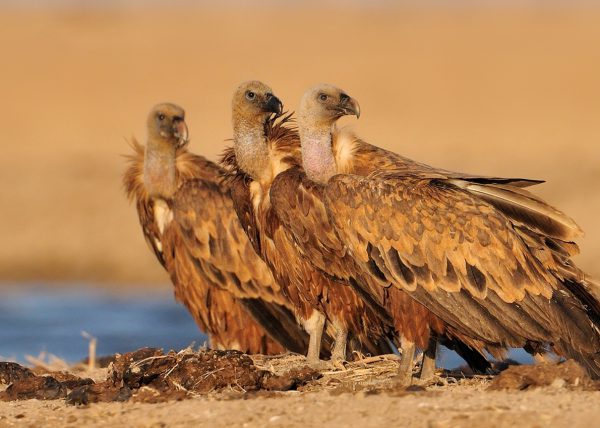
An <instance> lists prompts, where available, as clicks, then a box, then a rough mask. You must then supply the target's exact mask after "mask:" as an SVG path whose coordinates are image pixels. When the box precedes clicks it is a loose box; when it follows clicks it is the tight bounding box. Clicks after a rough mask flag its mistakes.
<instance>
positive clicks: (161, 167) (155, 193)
mask: <svg viewBox="0 0 600 428" xmlns="http://www.w3.org/2000/svg"><path fill="white" fill-rule="evenodd" d="M176 152H177V149H176V144H173V143H172V142H169V141H167V140H165V139H162V138H160V139H159V138H150V139H149V140H148V144H147V145H146V154H145V156H144V184H145V186H146V191H147V192H148V196H150V197H151V198H162V199H170V198H171V197H173V195H174V194H175V191H176V190H177V168H176V165H175V164H176Z"/></svg>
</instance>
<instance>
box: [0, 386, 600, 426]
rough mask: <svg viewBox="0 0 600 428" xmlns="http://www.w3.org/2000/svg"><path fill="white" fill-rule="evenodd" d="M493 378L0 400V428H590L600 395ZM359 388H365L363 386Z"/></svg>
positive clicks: (595, 422) (599, 406) (596, 416)
mask: <svg viewBox="0 0 600 428" xmlns="http://www.w3.org/2000/svg"><path fill="white" fill-rule="evenodd" d="M489 385H490V381H489V380H480V379H478V380H468V379H466V380H460V379H459V380H458V381H457V382H456V383H453V382H450V383H448V382H445V385H444V386H439V385H437V386H429V387H427V388H426V389H423V390H419V391H413V392H410V391H405V390H400V389H397V388H396V389H394V388H392V389H388V390H382V391H378V392H365V391H359V392H354V393H353V392H341V393H340V392H339V391H337V390H335V389H333V390H319V391H317V392H298V391H288V392H281V393H269V394H266V395H261V394H248V395H245V396H240V394H239V393H229V394H228V393H218V394H211V395H210V396H201V397H197V398H192V399H187V400H184V401H169V402H166V403H165V402H163V403H157V404H147V403H130V402H128V403H95V404H90V405H88V406H84V407H75V406H72V405H67V404H65V402H64V400H56V401H39V400H25V401H12V402H0V426H1V427H4V426H29V427H31V426H47V427H62V426H86V427H87V426H93V427H95V426H127V427H167V426H168V427H178V426H210V427H230V426H235V427H267V426H268V427H311V426H328V427H350V426H352V427H354V426H356V427H382V426H392V424H393V426H405V427H427V428H436V427H481V426H486V427H490V428H492V427H511V426H518V427H546V426H552V427H569V428H574V427H593V426H598V420H600V419H599V418H600V392H598V391H581V390H569V389H565V388H563V387H560V386H559V387H556V386H552V387H546V388H539V389H530V390H526V391H489V390H488V388H489ZM358 386H360V385H358Z"/></svg>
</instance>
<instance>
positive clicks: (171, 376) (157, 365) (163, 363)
mask: <svg viewBox="0 0 600 428" xmlns="http://www.w3.org/2000/svg"><path fill="white" fill-rule="evenodd" d="M42 371H43V370H41V369H33V370H30V369H27V368H25V367H22V366H20V365H18V364H16V363H1V364H0V380H1V381H2V383H4V384H9V386H8V387H7V388H6V390H5V391H2V392H0V400H2V401H13V400H25V399H31V398H36V399H40V400H56V399H62V398H66V402H67V403H68V404H74V405H87V404H89V403H97V402H110V401H128V400H130V399H132V400H133V401H136V402H153V403H154V402H161V401H170V400H182V399H184V398H189V397H193V396H197V395H205V394H209V393H212V392H223V391H228V392H234V393H240V394H243V393H248V392H257V391H288V390H291V389H297V388H298V387H299V386H301V385H304V384H306V383H307V382H308V381H311V380H314V379H316V378H317V377H319V376H320V375H319V373H318V372H316V371H315V370H313V369H310V368H308V367H306V366H296V367H293V368H290V369H289V370H288V371H286V372H285V373H277V374H276V373H273V372H271V371H268V370H264V369H261V368H258V367H257V366H256V365H255V364H254V362H253V360H252V359H251V358H250V357H249V356H248V355H245V354H242V353H241V352H237V351H215V350H201V351H193V350H191V349H185V350H183V351H181V352H178V353H175V352H173V351H171V352H169V353H167V354H164V353H163V351H162V350H159V349H154V348H143V349H139V350H137V351H135V352H130V353H127V354H123V355H115V356H114V358H113V360H112V363H111V364H110V365H109V367H108V374H107V376H106V379H105V380H103V381H99V382H94V381H93V380H92V379H87V378H80V377H78V376H76V375H74V374H70V373H65V372H51V373H42Z"/></svg>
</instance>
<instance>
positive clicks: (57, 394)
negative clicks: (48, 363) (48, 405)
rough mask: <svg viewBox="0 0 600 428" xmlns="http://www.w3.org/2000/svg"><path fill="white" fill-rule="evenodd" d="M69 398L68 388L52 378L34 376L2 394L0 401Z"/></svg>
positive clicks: (17, 382) (19, 382) (18, 382)
mask: <svg viewBox="0 0 600 428" xmlns="http://www.w3.org/2000/svg"><path fill="white" fill-rule="evenodd" d="M66 396H67V387H66V386H65V385H63V384H62V383H61V382H59V381H58V380H56V379H55V378H53V377H52V376H32V377H27V378H25V379H21V380H18V381H16V382H14V383H12V384H10V385H9V386H8V388H6V391H3V392H0V400H2V401H14V400H29V399H32V398H36V399H38V400H57V399H59V398H65V397H66Z"/></svg>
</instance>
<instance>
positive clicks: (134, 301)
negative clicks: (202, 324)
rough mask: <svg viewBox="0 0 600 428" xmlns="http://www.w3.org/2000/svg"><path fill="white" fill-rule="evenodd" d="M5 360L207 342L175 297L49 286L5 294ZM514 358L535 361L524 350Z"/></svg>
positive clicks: (455, 361)
mask: <svg viewBox="0 0 600 428" xmlns="http://www.w3.org/2000/svg"><path fill="white" fill-rule="evenodd" d="M0 326H2V327H1V328H0V360H7V359H10V360H14V361H20V362H23V361H24V360H25V356H26V355H33V356H37V355H38V354H40V352H46V353H47V354H54V355H56V356H58V357H59V358H62V359H63V360H65V361H68V362H76V361H80V360H82V359H83V358H85V357H87V354H88V341H87V339H85V338H84V337H82V335H81V332H82V331H86V332H88V333H89V334H91V335H92V336H94V337H96V338H97V339H98V344H97V355H99V356H101V355H111V354H115V353H124V352H128V351H133V350H135V349H138V348H142V347H146V346H149V347H157V348H163V349H165V350H170V349H175V350H179V349H183V348H185V347H187V346H188V345H190V344H191V343H195V344H196V345H198V346H200V345H203V344H204V343H205V342H206V335H204V334H202V333H201V332H200V331H199V330H198V328H197V327H196V324H195V323H194V321H193V319H192V317H191V316H190V315H189V314H188V312H187V310H186V309H185V308H184V307H183V306H181V305H179V304H178V303H176V302H175V301H174V298H173V295H172V293H146V294H144V293H141V292H140V295H134V294H126V295H114V294H106V293H103V292H102V291H92V290H89V289H60V290H52V289H48V288H39V289H24V290H23V289H21V290H20V291H12V292H7V291H3V292H2V297H1V298H0ZM510 358H512V359H514V360H516V361H519V362H521V363H530V362H531V357H530V356H529V355H528V354H526V353H525V352H524V351H522V350H513V351H511V354H510ZM463 364H464V361H463V360H462V359H461V358H460V357H459V356H458V355H457V354H456V353H454V352H452V351H449V350H447V349H445V348H442V350H441V352H440V355H439V356H438V365H439V366H441V367H445V368H455V367H458V366H461V365H463Z"/></svg>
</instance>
